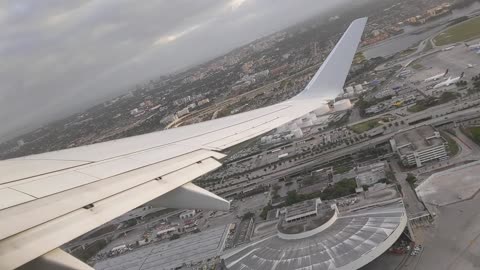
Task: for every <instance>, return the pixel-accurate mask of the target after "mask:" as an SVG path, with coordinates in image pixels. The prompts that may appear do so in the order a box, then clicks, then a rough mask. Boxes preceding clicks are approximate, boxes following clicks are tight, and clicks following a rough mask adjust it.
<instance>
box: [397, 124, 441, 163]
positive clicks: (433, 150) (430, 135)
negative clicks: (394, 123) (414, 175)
mask: <svg viewBox="0 0 480 270" xmlns="http://www.w3.org/2000/svg"><path fill="white" fill-rule="evenodd" d="M390 145H391V146H392V149H393V151H395V152H397V154H398V156H399V157H400V160H402V163H403V165H404V166H408V167H411V166H416V167H421V166H423V164H424V163H426V162H428V161H431V160H438V159H444V158H446V157H447V150H446V147H445V141H444V140H443V139H442V137H441V136H440V133H439V132H438V131H436V130H435V129H433V127H431V126H421V127H418V128H415V129H411V130H408V131H405V132H402V133H399V134H396V135H395V136H393V138H392V139H391V140H390Z"/></svg>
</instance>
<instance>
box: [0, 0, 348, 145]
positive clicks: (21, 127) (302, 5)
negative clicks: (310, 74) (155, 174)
mask: <svg viewBox="0 0 480 270" xmlns="http://www.w3.org/2000/svg"><path fill="white" fill-rule="evenodd" d="M345 1H347V0H343V2H345ZM338 4H339V3H338V1H327V0H294V1H293V0H231V1H221V0H190V1H187V0H172V1H170V0H163V1H162V0H159V1H154V0H130V1H128V0H101V1H100V0H99V1H86V0H68V1H65V0H41V1H39V0H30V1H23V0H14V1H7V2H1V1H0V29H2V30H1V31H0V59H1V61H0V140H1V138H2V136H3V137H4V138H5V136H9V135H12V134H13V133H17V132H18V131H25V130H27V129H30V128H31V127H35V128H36V127H39V126H40V125H41V124H44V123H45V122H46V121H48V120H51V119H59V118H62V117H63V116H68V114H71V113H73V112H76V111H78V110H80V109H86V108H87V106H91V105H94V104H96V103H99V102H101V101H102V100H103V99H104V98H105V97H107V96H110V95H113V94H117V93H118V94H120V93H122V92H125V91H126V90H127V87H129V86H131V85H133V84H135V83H139V82H142V81H143V80H144V79H146V78H151V77H152V76H158V75H161V74H165V73H169V72H170V71H173V70H175V69H178V68H182V67H185V66H189V65H192V64H194V63H199V62H200V61H204V60H208V59H209V58H211V57H214V56H217V55H219V54H220V53H224V52H228V51H229V50H231V49H233V48H235V47H238V46H240V45H242V44H245V43H247V42H249V41H252V40H254V39H256V38H258V37H260V36H263V35H266V34H269V33H272V32H274V31H278V30H280V29H282V28H285V27H287V26H289V25H292V24H294V23H297V22H300V21H302V20H304V19H306V18H308V17H310V16H312V15H315V14H317V13H319V12H320V11H325V10H327V9H328V8H331V7H332V6H333V5H338Z"/></svg>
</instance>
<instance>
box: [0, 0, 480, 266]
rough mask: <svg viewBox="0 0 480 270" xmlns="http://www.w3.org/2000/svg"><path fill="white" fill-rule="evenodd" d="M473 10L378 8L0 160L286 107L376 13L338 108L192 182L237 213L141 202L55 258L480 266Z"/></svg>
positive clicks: (125, 262)
mask: <svg viewBox="0 0 480 270" xmlns="http://www.w3.org/2000/svg"><path fill="white" fill-rule="evenodd" d="M479 15H480V2H478V1H468V0H467V1H446V0H403V1H393V0H385V1H371V3H368V4H363V5H359V6H355V7H354V8H352V9H351V10H347V11H345V10H342V11H339V12H338V14H332V16H330V17H315V18H312V19H310V20H308V21H306V22H304V23H302V24H299V25H295V26H293V27H291V28H288V29H285V30H283V31H280V32H277V33H274V34H272V35H270V36H266V37H264V38H261V39H259V40H256V41H254V42H252V43H250V44H248V45H245V46H243V47H240V48H237V49H235V50H233V51H231V52H230V53H228V54H226V55H224V56H221V57H218V58H216V59H213V60H211V61H209V62H207V63H204V64H202V65H200V66H196V67H194V68H191V69H188V70H185V71H182V72H179V73H175V74H170V75H165V76H162V77H160V78H158V79H157V80H150V81H148V82H145V83H142V84H138V85H137V86H136V88H135V89H130V90H129V91H128V92H127V93H126V94H124V95H122V96H119V97H116V98H114V99H111V100H108V101H105V102H103V103H102V104H99V105H97V106H95V107H93V108H91V109H89V110H87V111H85V112H82V113H78V114H76V115H73V116H70V117H68V118H66V119H63V120H60V121H56V122H54V123H51V124H49V125H47V126H44V127H42V128H39V129H37V130H35V131H33V132H31V133H28V134H25V135H22V136H19V137H17V138H14V139H11V140H9V141H7V142H4V143H2V144H0V158H1V159H7V158H15V157H20V156H24V155H29V154H36V153H42V152H47V151H55V150H59V149H64V148H71V147H76V146H81V145H87V144H93V143H98V142H103V141H108V140H113V139H119V138H124V137H128V136H133V135H139V134H144V133H149V132H154V131H159V130H164V129H169V128H176V127H180V126H184V125H189V124H193V123H198V122H202V121H206V120H211V119H216V118H221V117H225V116H228V115H232V114H237V113H241V112H245V111H249V110H252V109H256V108H260V107H264V106H267V105H271V104H275V103H278V102H280V101H283V100H286V99H288V98H290V97H293V96H295V95H296V94H297V93H299V92H300V91H302V90H303V89H304V87H305V86H306V84H307V83H308V82H309V81H310V79H311V78H312V76H313V74H314V73H315V72H316V70H317V69H318V67H319V65H320V64H321V63H322V62H323V60H324V59H325V57H326V56H327V55H328V53H329V52H330V51H331V50H332V48H333V46H334V45H335V43H336V42H337V41H338V39H339V38H340V36H341V34H342V32H343V31H344V30H345V27H346V26H347V25H348V23H350V22H351V21H352V20H353V19H355V18H358V17H361V16H368V17H369V20H368V25H367V27H366V30H365V32H364V36H363V38H362V42H361V45H360V47H359V50H358V52H357V54H356V56H355V59H354V63H353V65H352V68H351V70H350V74H349V76H348V79H347V82H346V84H345V87H344V93H343V94H341V95H340V96H339V97H338V98H337V99H336V100H335V101H336V104H343V105H344V106H341V108H340V107H335V108H333V107H332V108H331V112H329V113H327V114H325V113H324V111H314V112H312V113H310V114H308V115H305V116H304V117H302V118H300V119H297V120H295V121H293V122H290V123H288V124H285V125H283V126H281V127H279V128H277V129H275V130H273V131H271V132H269V133H267V134H263V135H261V136H259V137H256V138H254V139H251V140H249V141H247V142H244V143H242V144H240V145H237V146H234V147H232V148H230V149H228V151H227V153H226V154H227V157H226V158H224V159H222V160H221V162H222V164H223V166H222V167H220V168H219V169H217V170H215V171H213V172H211V173H209V174H207V175H204V176H201V177H200V178H197V179H196V180H194V183H195V184H197V185H198V186H200V187H203V188H205V189H207V190H208V191H211V192H213V193H215V194H217V195H219V196H220V197H222V198H225V199H227V200H229V201H230V202H231V208H230V210H229V211H226V212H222V211H202V210H199V209H188V210H185V209H181V210H178V209H162V208H156V207H152V206H151V205H148V204H146V205H143V206H141V207H139V208H136V209H134V210H132V211H130V212H128V213H126V214H124V215H122V216H120V217H118V218H116V219H115V220H113V221H111V222H109V223H107V224H105V225H103V226H101V227H99V228H97V229H96V230H94V231H91V232H89V233H87V234H86V235H84V236H82V237H80V238H77V239H75V240H73V241H71V242H69V243H68V244H66V245H64V246H63V247H62V249H63V250H66V251H68V252H69V253H70V254H72V255H74V256H76V257H77V258H80V259H81V260H82V261H86V262H88V264H90V265H92V266H93V267H94V268H95V269H99V270H110V269H359V268H361V269H365V270H370V269H379V270H380V269H382V270H383V269H385V270H388V269H392V270H393V269H447V268H438V266H439V265H442V266H445V267H447V266H448V267H452V268H448V269H475V265H476V267H478V265H479V259H478V252H479V251H480V243H478V242H476V241H474V240H472V239H474V238H475V239H476V238H477V237H478V226H476V225H475V224H478V223H479V221H480V210H479V208H478V207H477V205H478V203H479V202H480V197H478V196H477V192H478V191H479V190H480V181H479V180H480V179H479V175H480V161H479V160H480V16H479ZM339 102H340V103H339ZM476 254H477V255H476ZM342 267H343V268H342Z"/></svg>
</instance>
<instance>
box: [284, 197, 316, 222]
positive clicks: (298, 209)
mask: <svg viewBox="0 0 480 270" xmlns="http://www.w3.org/2000/svg"><path fill="white" fill-rule="evenodd" d="M320 203H322V200H320V198H317V199H313V200H308V201H304V202H300V203H297V204H294V205H291V206H288V207H287V208H286V209H285V221H286V222H294V221H297V220H300V219H305V218H309V217H313V216H316V215H317V209H318V205H319V204H320Z"/></svg>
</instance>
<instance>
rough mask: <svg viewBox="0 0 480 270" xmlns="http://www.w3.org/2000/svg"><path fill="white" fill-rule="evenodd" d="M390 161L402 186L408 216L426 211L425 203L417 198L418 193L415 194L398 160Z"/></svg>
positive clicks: (414, 215)
mask: <svg viewBox="0 0 480 270" xmlns="http://www.w3.org/2000/svg"><path fill="white" fill-rule="evenodd" d="M389 163H390V165H391V166H392V169H393V171H394V172H395V178H396V179H397V181H398V183H399V184H400V186H401V187H402V193H403V201H404V204H405V209H406V210H407V215H408V217H409V218H412V217H416V216H418V215H419V214H420V213H423V212H425V210H426V209H425V207H424V205H423V203H421V202H420V200H419V199H418V198H417V195H416V194H415V191H414V190H413V189H412V187H411V186H410V184H409V183H408V182H407V181H406V178H407V173H406V172H402V170H401V169H400V167H399V165H398V161H397V160H395V159H391V160H390V161H389Z"/></svg>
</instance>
